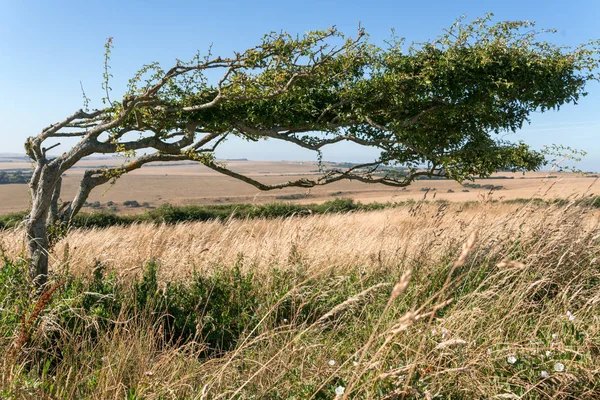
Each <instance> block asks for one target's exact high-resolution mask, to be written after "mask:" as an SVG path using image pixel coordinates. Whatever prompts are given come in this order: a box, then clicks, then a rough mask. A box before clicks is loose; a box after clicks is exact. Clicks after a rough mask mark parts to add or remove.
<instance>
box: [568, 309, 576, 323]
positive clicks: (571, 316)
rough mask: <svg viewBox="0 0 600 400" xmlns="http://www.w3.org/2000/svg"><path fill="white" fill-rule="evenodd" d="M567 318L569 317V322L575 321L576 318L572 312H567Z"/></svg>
mask: <svg viewBox="0 0 600 400" xmlns="http://www.w3.org/2000/svg"><path fill="white" fill-rule="evenodd" d="M567 317H569V321H574V320H575V316H574V315H573V314H572V313H571V311H567Z"/></svg>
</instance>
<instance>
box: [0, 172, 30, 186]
mask: <svg viewBox="0 0 600 400" xmlns="http://www.w3.org/2000/svg"><path fill="white" fill-rule="evenodd" d="M30 178H31V171H28V170H25V171H23V170H20V169H16V170H4V171H0V185H6V184H10V183H13V184H14V183H18V184H24V183H27V182H28V181H29V179H30Z"/></svg>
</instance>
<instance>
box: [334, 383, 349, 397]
mask: <svg viewBox="0 0 600 400" xmlns="http://www.w3.org/2000/svg"><path fill="white" fill-rule="evenodd" d="M345 391H346V388H345V387H343V386H341V385H340V386H338V387H336V388H335V394H336V396H342V395H343V394H344V392H345Z"/></svg>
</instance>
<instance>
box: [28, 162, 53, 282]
mask: <svg viewBox="0 0 600 400" xmlns="http://www.w3.org/2000/svg"><path fill="white" fill-rule="evenodd" d="M59 181H60V171H59V169H58V168H57V167H56V166H50V165H48V164H46V165H43V166H41V167H40V175H39V179H36V180H35V181H32V182H31V187H30V188H31V200H32V204H31V212H30V213H29V217H28V218H27V222H26V224H25V232H26V234H27V243H28V250H29V276H30V277H31V279H32V280H33V282H34V283H35V285H36V286H38V287H41V286H42V285H44V284H45V283H46V281H47V279H48V251H49V249H48V225H47V224H48V221H49V219H50V208H51V205H52V200H53V198H54V197H56V198H57V199H58V196H60V185H59V186H58V188H57V184H59ZM57 192H58V193H57Z"/></svg>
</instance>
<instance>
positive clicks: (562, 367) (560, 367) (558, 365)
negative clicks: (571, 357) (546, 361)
mask: <svg viewBox="0 0 600 400" xmlns="http://www.w3.org/2000/svg"><path fill="white" fill-rule="evenodd" d="M554 370H555V371H556V372H563V371H564V370H565V365H564V364H562V363H556V364H554Z"/></svg>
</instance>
